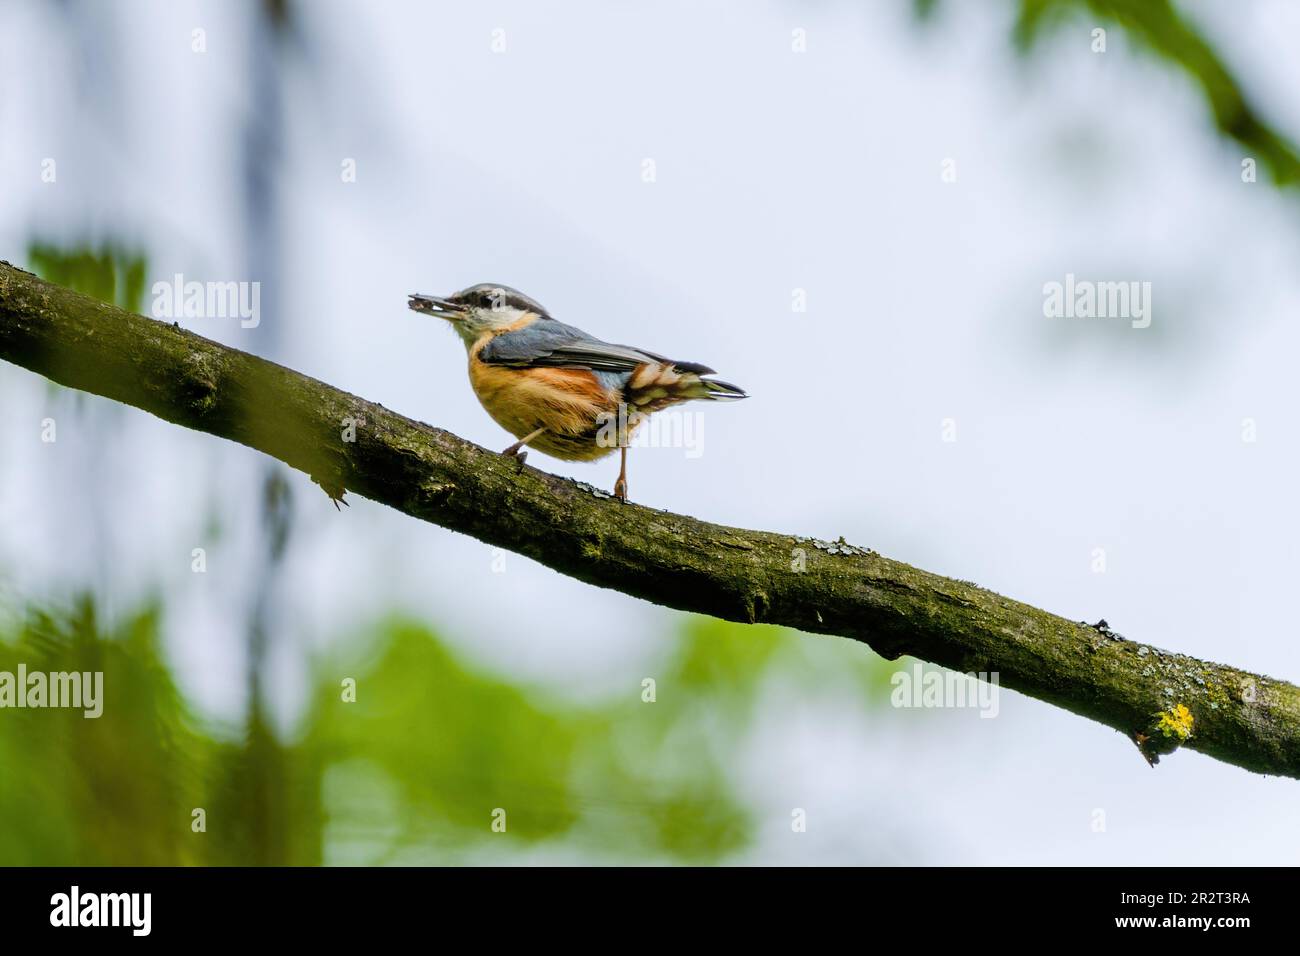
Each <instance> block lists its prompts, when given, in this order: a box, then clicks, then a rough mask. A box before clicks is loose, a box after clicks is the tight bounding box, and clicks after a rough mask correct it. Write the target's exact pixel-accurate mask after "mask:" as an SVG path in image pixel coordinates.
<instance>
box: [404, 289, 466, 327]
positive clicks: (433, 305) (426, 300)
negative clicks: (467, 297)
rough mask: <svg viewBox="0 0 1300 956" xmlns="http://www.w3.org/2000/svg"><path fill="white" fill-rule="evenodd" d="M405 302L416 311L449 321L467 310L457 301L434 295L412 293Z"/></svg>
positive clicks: (457, 317)
mask: <svg viewBox="0 0 1300 956" xmlns="http://www.w3.org/2000/svg"><path fill="white" fill-rule="evenodd" d="M406 304H407V305H408V306H409V307H410V308H411V309H414V310H415V311H416V312H423V313H424V314H425V315H436V316H437V317H438V318H440V319H447V320H448V321H450V322H455V321H456V320H457V319H459V318H460V317H461V316H462V315H464V314H465V313H466V312H467V311H469V310H468V309H466V308H465V306H463V305H461V304H460V303H459V302H452V301H451V300H449V299H440V298H439V297H438V296H436V295H419V294H412V295H411V296H410V301H409V302H407V303H406Z"/></svg>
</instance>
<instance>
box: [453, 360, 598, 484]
mask: <svg viewBox="0 0 1300 956" xmlns="http://www.w3.org/2000/svg"><path fill="white" fill-rule="evenodd" d="M489 339H490V336H484V337H483V338H482V339H480V340H479V341H478V342H476V343H474V346H473V348H471V349H470V354H469V380H470V385H471V386H473V388H474V394H475V395H477V396H478V400H479V401H480V402H481V403H482V405H483V408H484V409H486V411H487V413H488V414H489V415H491V416H492V418H493V420H495V421H496V423H497V424H498V425H500V426H501V427H502V428H504V429H505V430H506V431H508V432H510V434H512V435H514V436H515V437H516V438H523V437H524V436H525V435H528V434H530V433H531V432H534V431H536V430H537V429H538V428H545V429H546V433H545V434H543V435H541V436H539V437H538V438H536V439H534V440H533V441H531V442H530V443H529V446H530V447H532V448H536V449H537V450H538V451H541V452H545V453H546V454H548V455H553V456H555V457H556V458H562V459H566V460H571V461H572V460H578V461H589V460H592V459H595V458H601V457H603V456H605V455H607V454H609V453H610V452H612V451H613V450H614V448H615V447H616V446H614V445H611V446H608V447H606V446H603V445H601V444H600V443H598V441H597V437H598V435H599V434H600V428H601V423H602V421H603V418H602V415H609V414H613V415H617V414H618V395H617V394H616V393H613V392H611V391H610V390H609V389H607V388H606V387H605V386H604V385H602V384H601V382H600V380H599V379H598V378H597V377H596V376H595V375H594V374H592V373H591V372H590V371H588V370H587V369H570V368H510V367H508V366H504V365H490V364H488V363H486V362H482V361H480V360H479V357H478V353H479V351H480V350H481V349H482V348H483V346H484V345H485V344H486V343H487V342H488V341H489Z"/></svg>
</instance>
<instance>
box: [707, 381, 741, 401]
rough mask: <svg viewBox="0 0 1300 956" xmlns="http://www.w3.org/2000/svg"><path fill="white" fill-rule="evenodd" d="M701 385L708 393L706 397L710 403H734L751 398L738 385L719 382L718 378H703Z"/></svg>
mask: <svg viewBox="0 0 1300 956" xmlns="http://www.w3.org/2000/svg"><path fill="white" fill-rule="evenodd" d="M700 384H701V385H703V386H704V388H705V390H706V391H707V394H706V395H705V396H704V397H705V398H707V399H709V400H710V401H714V402H734V401H737V400H739V399H742V398H749V393H748V392H746V391H745V390H744V389H743V388H741V387H740V386H738V385H732V384H731V383H730V382H719V381H718V380H717V379H716V378H702V379H700Z"/></svg>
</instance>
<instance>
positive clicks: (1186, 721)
mask: <svg viewBox="0 0 1300 956" xmlns="http://www.w3.org/2000/svg"><path fill="white" fill-rule="evenodd" d="M1193 722H1194V721H1193V718H1192V712H1191V711H1190V710H1188V709H1187V705H1186V704H1178V705H1177V706H1176V707H1174V709H1173V710H1162V711H1161V712H1160V723H1159V724H1158V725H1157V726H1158V728H1159V730H1160V732H1161V733H1162V734H1164V735H1165V736H1166V737H1177V738H1178V739H1179V740H1186V739H1187V738H1188V737H1190V736H1191V735H1192V723H1193Z"/></svg>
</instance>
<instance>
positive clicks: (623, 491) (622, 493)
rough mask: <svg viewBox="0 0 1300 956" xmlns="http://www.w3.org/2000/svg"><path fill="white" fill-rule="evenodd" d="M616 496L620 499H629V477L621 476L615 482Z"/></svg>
mask: <svg viewBox="0 0 1300 956" xmlns="http://www.w3.org/2000/svg"><path fill="white" fill-rule="evenodd" d="M614 497H615V498H617V499H618V500H619V501H624V502H625V501H627V479H625V478H620V479H619V480H618V481H616V482H614Z"/></svg>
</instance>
